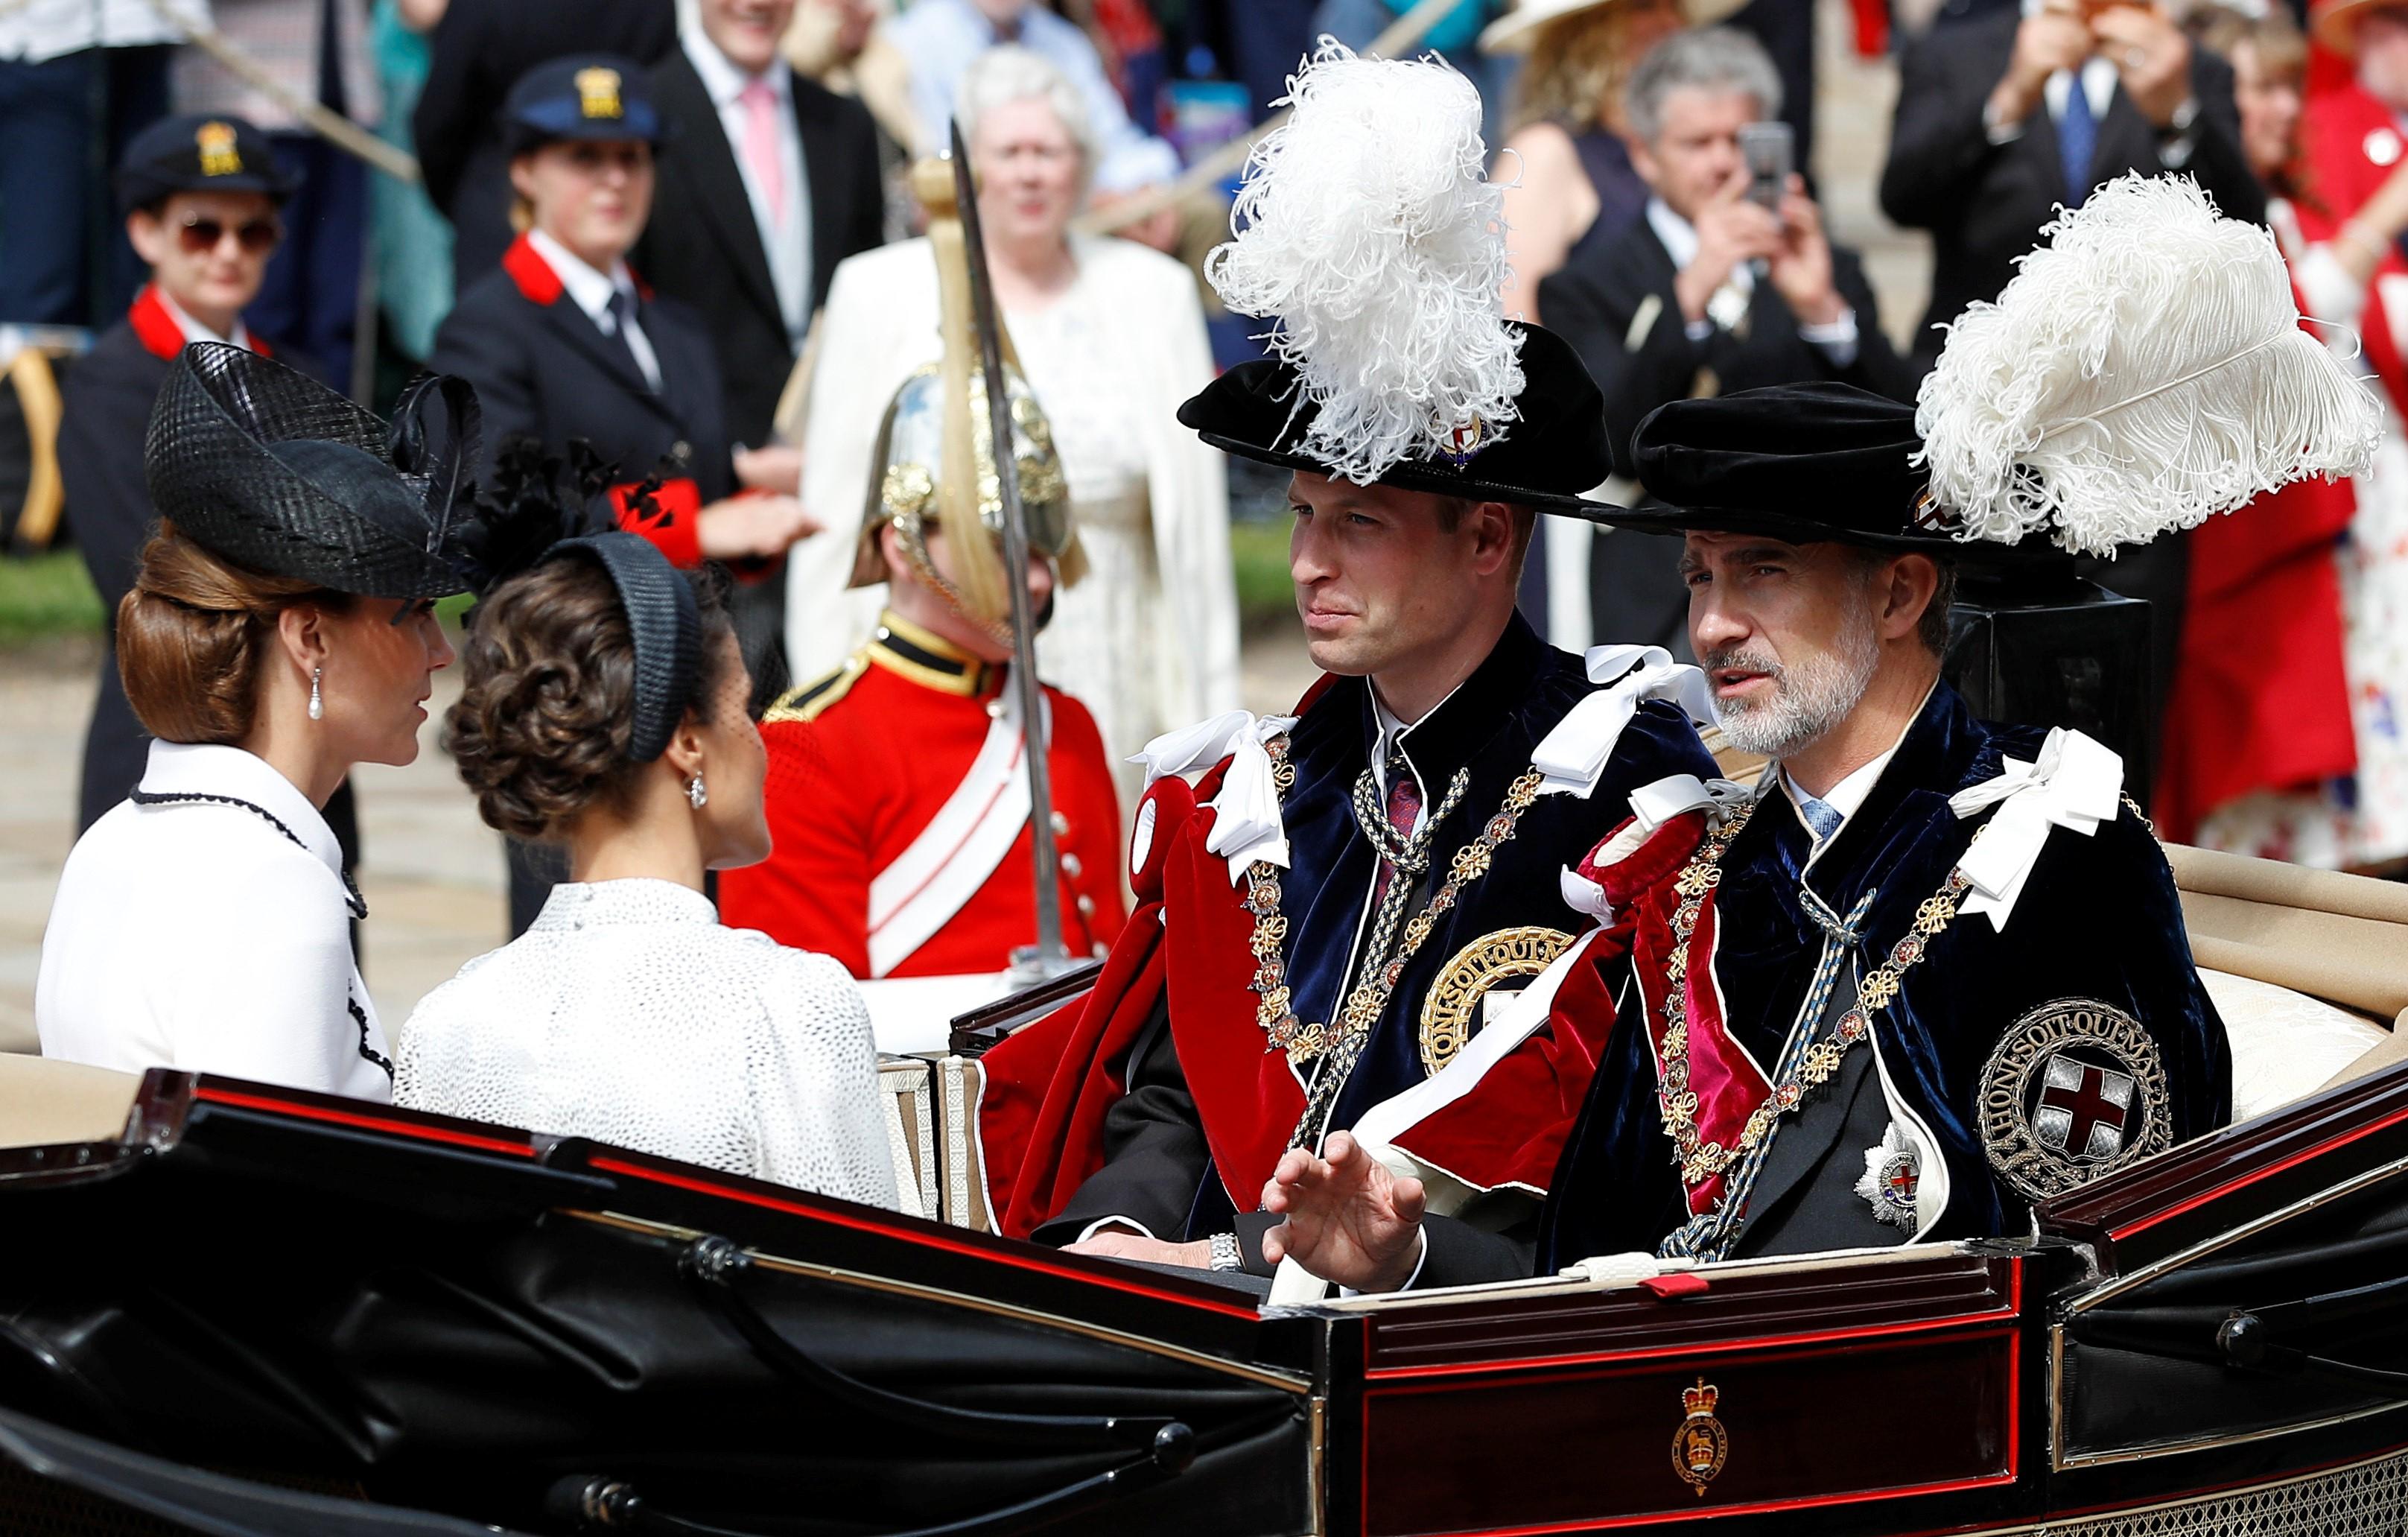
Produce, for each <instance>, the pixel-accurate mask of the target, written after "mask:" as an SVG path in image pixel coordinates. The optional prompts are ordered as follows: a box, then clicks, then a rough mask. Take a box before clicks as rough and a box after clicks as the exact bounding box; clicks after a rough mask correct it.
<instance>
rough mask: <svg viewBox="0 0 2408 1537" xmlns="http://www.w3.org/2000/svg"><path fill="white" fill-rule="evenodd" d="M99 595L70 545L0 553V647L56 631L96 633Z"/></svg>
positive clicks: (47, 637)
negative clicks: (16, 553)
mask: <svg viewBox="0 0 2408 1537" xmlns="http://www.w3.org/2000/svg"><path fill="white" fill-rule="evenodd" d="M101 624H102V614H101V611H100V595H99V594H98V593H96V592H93V589H92V578H90V577H88V576H86V575H85V574H84V569H83V561H82V560H81V559H80V558H79V557H78V556H77V554H76V553H75V552H74V551H72V550H58V551H52V552H50V553H48V554H40V555H30V556H27V557H25V558H23V559H19V558H16V557H14V556H6V557H0V646H14V645H22V644H24V643H25V642H26V641H28V640H41V639H49V638H50V637H52V636H60V635H96V634H98V633H99V632H100V629H101Z"/></svg>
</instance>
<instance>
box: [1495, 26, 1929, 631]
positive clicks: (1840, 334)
mask: <svg viewBox="0 0 2408 1537" xmlns="http://www.w3.org/2000/svg"><path fill="white" fill-rule="evenodd" d="M1780 108H1781V83H1780V77H1779V76H1778V75H1777V74H1776V73H1775V72H1774V69H1773V65H1772V61H1771V59H1770V57H1768V56H1767V55H1766V53H1765V51H1764V49H1763V46H1762V45H1761V44H1759V43H1757V42H1756V40H1755V39H1754V38H1753V37H1751V36H1748V35H1746V34H1745V33H1742V32H1738V31H1735V30H1733V29H1731V28H1728V27H1709V28H1704V29H1701V30H1699V31H1695V32H1685V33H1681V34H1678V35H1676V36H1672V37H1670V38H1668V39H1666V40H1665V41H1664V42H1663V43H1661V44H1659V45H1658V46H1657V47H1656V49H1655V50H1653V51H1651V52H1650V53H1649V54H1648V55H1647V57H1646V58H1645V59H1643V60H1641V62H1640V65H1639V67H1638V68H1637V69H1635V70H1633V71H1632V72H1631V77H1630V82H1629V84H1628V86H1627V99H1626V104H1625V117H1626V121H1627V122H1628V123H1629V125H1630V132H1631V136H1632V137H1633V139H1634V140H1635V141H1636V142H1635V143H1634V145H1633V147H1632V150H1631V164H1632V165H1633V167H1634V168H1635V169H1637V171H1638V172H1639V174H1640V177H1641V179H1642V180H1645V181H1646V183H1647V185H1648V189H1649V192H1650V194H1651V195H1650V196H1649V198H1648V202H1647V208H1646V212H1645V215H1644V217H1642V218H1640V219H1637V220H1634V221H1632V222H1631V223H1630V224H1629V225H1628V226H1627V227H1626V228H1625V229H1624V230H1623V231H1622V232H1621V233H1620V234H1619V235H1618V236H1616V237H1613V238H1612V239H1609V240H1606V241H1604V242H1602V243H1599V244H1597V245H1594V246H1591V247H1589V248H1587V249H1586V250H1585V251H1583V252H1580V253H1578V254H1576V255H1575V256H1574V257H1573V259H1572V260H1571V261H1570V262H1569V263H1568V264H1567V265H1566V266H1564V267H1563V268H1562V269H1560V270H1559V271H1557V272H1555V273H1554V274H1553V275H1551V276H1549V277H1548V278H1547V279H1546V280H1544V281H1543V282H1541V285H1540V290H1539V294H1540V299H1539V304H1540V309H1541V312H1542V313H1544V314H1545V315H1546V317H1547V323H1548V324H1549V325H1550V326H1551V327H1553V328H1555V330H1557V331H1559V332H1560V333H1561V334H1562V335H1563V336H1564V338H1566V339H1567V340H1569V341H1570V343H1571V344H1572V346H1573V348H1574V349H1575V350H1576V351H1578V352H1579V353H1580V355H1581V361H1582V362H1583V363H1584V364H1585V365H1586V366H1587V367H1588V371H1589V373H1590V375H1591V376H1592V377H1593V378H1595V379H1596V381H1597V382H1598V388H1599V389H1600V390H1601V391H1603V393H1604V395H1605V419H1606V428H1607V436H1608V437H1609V438H1611V439H1612V440H1613V448H1614V452H1615V455H1616V461H1617V462H1616V468H1617V470H1618V471H1619V472H1620V473H1622V474H1624V475H1629V474H1630V473H1631V470H1630V467H1629V464H1628V461H1627V451H1628V447H1629V443H1630V436H1631V433H1632V432H1633V431H1634V430H1635V429H1636V428H1637V427H1638V425H1639V423H1640V420H1641V418H1642V417H1644V416H1645V415H1646V414H1647V413H1648V412H1650V411H1652V410H1654V409H1656V407H1658V406H1661V405H1663V404H1665V403H1666V402H1668V401H1672V400H1684V399H1687V398H1689V397H1691V396H1694V395H1719V394H1723V393H1726V392H1729V391H1736V390H1745V389H1755V388H1758V387H1760V386H1765V385H1772V384H1795V383H1802V382H1805V381H1811V380H1832V381H1842V382H1845V383H1850V384H1856V385H1858V386H1860V387H1862V388H1865V389H1869V390H1871V391H1873V392H1875V393H1876V394H1879V395H1888V396H1890V397H1892V398H1894V399H1898V400H1912V399H1913V398H1914V376H1913V372H1912V370H1911V369H1909V368H1908V366H1906V364H1905V363H1904V362H1903V361H1902V360H1901V359H1900V358H1899V356H1898V354H1897V352H1895V351H1894V350H1893V349H1892V348H1891V346H1890V344H1889V340H1888V338H1886V337H1885V336H1884V335H1883V334H1882V329H1881V324H1880V320H1879V317H1878V315H1877V314H1876V313H1875V310H1874V306H1873V292H1872V286H1871V283H1869V282H1868V281H1867V280H1866V279H1865V275H1864V268H1863V266H1862V264H1861V263H1859V262H1858V261H1857V259H1856V254H1855V252H1853V251H1847V250H1845V249H1835V248H1834V247H1833V246H1832V244H1831V242H1830V240H1829V239H1828V237H1826V235H1825V234H1824V230H1823V215H1822V210H1821V209H1820V208H1817V207H1816V206H1815V204H1814V201H1813V198H1811V197H1809V196H1807V194H1806V188H1805V182H1804V180H1803V179H1802V178H1800V177H1799V176H1798V175H1797V173H1796V171H1795V170H1794V169H1793V168H1792V165H1791V164H1790V154H1789V139H1788V131H1787V128H1786V126H1785V124H1783V123H1780V122H1775V121H1772V119H1773V117H1774V114H1776V113H1777V112H1779V110H1780ZM1591 551H1592V554H1591V561H1590V565H1591V570H1590V611H1591V616H1592V623H1593V629H1594V633H1595V635H1596V636H1597V638H1598V639H1611V640H1622V641H1636V642H1642V643H1646V644H1652V645H1660V646H1664V647H1666V648H1667V649H1669V650H1671V651H1673V652H1674V653H1675V654H1679V655H1683V656H1685V655H1686V654H1687V646H1688V638H1687V626H1686V622H1685V619H1684V599H1683V596H1682V590H1681V586H1680V583H1679V582H1677V581H1676V580H1674V578H1673V575H1672V567H1673V562H1674V560H1675V559H1676V558H1677V557H1678V555H1679V553H1680V551H1679V549H1678V547H1677V546H1676V545H1675V544H1674V543H1673V541H1671V540H1670V539H1653V538H1649V537H1647V536H1644V535H1635V534H1633V535H1626V534H1619V533H1617V534H1613V535H1610V536H1608V537H1605V538H1603V539H1598V540H1597V541H1596V542H1595V543H1594V544H1593V545H1592V546H1591Z"/></svg>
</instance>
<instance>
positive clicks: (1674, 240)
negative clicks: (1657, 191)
mask: <svg viewBox="0 0 2408 1537" xmlns="http://www.w3.org/2000/svg"><path fill="white" fill-rule="evenodd" d="M1647 227H1648V228H1650V229H1652V230H1654V231H1655V232H1656V238H1657V239H1658V240H1661V241H1663V242H1664V254H1666V255H1667V256H1670V257H1671V258H1672V269H1673V270H1674V271H1676V272H1677V271H1679V270H1680V269H1681V268H1683V267H1685V266H1688V265H1689V264H1690V263H1691V262H1694V261H1696V260H1697V259H1698V226H1697V225H1695V224H1692V223H1689V222H1688V221H1687V220H1686V219H1684V218H1682V217H1681V216H1680V215H1679V214H1677V213H1674V212H1673V211H1672V205H1671V204H1670V203H1667V202H1665V201H1664V200H1663V199H1662V198H1660V197H1650V198H1649V199H1648V200H1647Z"/></svg>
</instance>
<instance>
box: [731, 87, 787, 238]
mask: <svg viewBox="0 0 2408 1537" xmlns="http://www.w3.org/2000/svg"><path fill="white" fill-rule="evenodd" d="M736 99H737V100H738V101H740V102H742V103H743V104H744V163H745V164H746V165H750V166H751V167H752V168H753V185H755V186H757V187H759V188H760V189H761V200H762V201H763V202H765V203H767V204H768V205H769V218H770V220H771V222H772V223H780V224H782V223H785V222H786V175H785V168H784V167H783V166H782V165H780V164H779V163H778V93H777V92H775V91H772V90H771V89H770V88H769V82H768V81H767V80H754V81H753V83H752V84H750V85H748V86H746V87H745V88H744V90H743V92H742V93H740V94H738V96H737V98H736Z"/></svg>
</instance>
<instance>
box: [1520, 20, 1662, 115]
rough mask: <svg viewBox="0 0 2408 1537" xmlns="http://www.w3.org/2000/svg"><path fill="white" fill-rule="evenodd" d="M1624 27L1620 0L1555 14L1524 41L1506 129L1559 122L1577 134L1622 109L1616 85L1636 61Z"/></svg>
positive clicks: (1626, 75) (1627, 76) (1623, 83)
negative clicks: (1525, 47)
mask: <svg viewBox="0 0 2408 1537" xmlns="http://www.w3.org/2000/svg"><path fill="white" fill-rule="evenodd" d="M1627 30H1628V27H1627V15H1626V9H1625V7H1622V6H1620V5H1611V4H1610V5H1605V6H1600V7H1598V8H1597V9H1595V10H1588V11H1582V12H1579V13H1578V14H1575V15H1571V16H1561V17H1557V18H1556V19H1555V21H1552V22H1548V23H1547V24H1546V25H1544V26H1542V27H1541V28H1540V29H1539V31H1538V35H1537V36H1535V37H1533V38H1532V39H1531V41H1530V51H1529V53H1528V55H1527V57H1526V58H1525V59H1524V60H1523V62H1522V72H1521V74H1520V76H1519V77H1518V78H1516V79H1515V80H1514V82H1513V109H1512V114H1511V121H1510V123H1509V125H1508V127H1507V130H1506V131H1507V132H1508V133H1519V132H1521V131H1522V130H1523V129H1525V128H1527V127H1528V126H1530V124H1532V123H1534V122H1553V123H1559V124H1561V125H1562V126H1563V127H1564V129H1565V130H1566V131H1568V132H1570V133H1573V134H1579V133H1581V132H1583V131H1584V130H1586V129H1588V128H1590V127H1593V126H1597V125H1598V124H1601V123H1603V122H1605V120H1606V115H1607V114H1608V113H1609V112H1611V113H1613V114H1615V115H1616V116H1617V117H1618V116H1619V115H1620V112H1621V108H1622V88H1623V86H1624V85H1625V84H1626V83H1627V81H1628V80H1629V79H1630V70H1631V66H1632V65H1634V64H1635V63H1636V62H1637V61H1635V60H1633V59H1632V58H1631V57H1630V50H1628V49H1627V48H1625V47H1624V46H1623V36H1624V34H1625V33H1626V32H1627Z"/></svg>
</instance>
